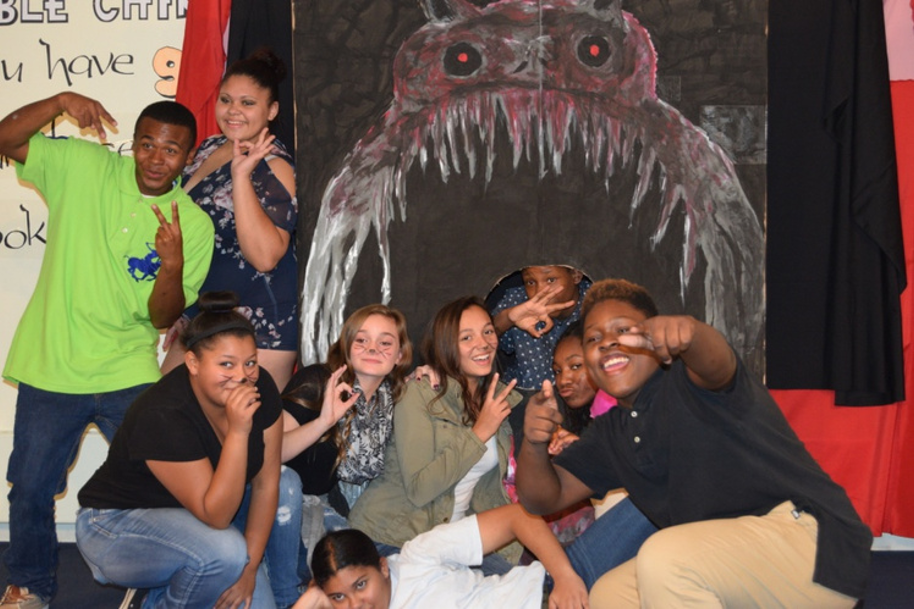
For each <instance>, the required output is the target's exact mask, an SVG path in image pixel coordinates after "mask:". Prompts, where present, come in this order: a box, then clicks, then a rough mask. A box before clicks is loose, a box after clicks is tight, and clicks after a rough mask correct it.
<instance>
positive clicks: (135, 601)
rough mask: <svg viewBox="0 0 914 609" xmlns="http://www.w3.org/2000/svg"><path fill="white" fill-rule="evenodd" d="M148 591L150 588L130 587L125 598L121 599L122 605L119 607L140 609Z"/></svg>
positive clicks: (122, 608)
mask: <svg viewBox="0 0 914 609" xmlns="http://www.w3.org/2000/svg"><path fill="white" fill-rule="evenodd" d="M148 592H149V590H146V589H145V588H128V589H127V594H125V595H124V600H122V601H121V606H120V607H118V609H140V607H142V606H143V599H145V598H146V594H147V593H148Z"/></svg>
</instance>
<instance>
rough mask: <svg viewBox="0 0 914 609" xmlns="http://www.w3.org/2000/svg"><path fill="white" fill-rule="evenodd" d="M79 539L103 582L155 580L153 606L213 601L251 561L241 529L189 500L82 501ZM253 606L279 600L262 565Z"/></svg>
mask: <svg viewBox="0 0 914 609" xmlns="http://www.w3.org/2000/svg"><path fill="white" fill-rule="evenodd" d="M233 524H234V523H233ZM76 545H77V547H78V548H79V551H80V553H81V554H82V556H83V558H84V559H85V561H86V563H87V564H88V565H89V569H90V570H91V571H92V576H93V577H95V579H96V580H97V581H98V582H99V583H102V584H116V585H118V586H124V587H128V588H148V589H149V594H148V596H147V597H146V598H145V599H144V602H143V607H147V608H150V607H156V608H165V607H175V608H176V607H188V608H196V607H199V608H200V609H203V608H206V609H211V608H212V607H213V605H215V603H216V601H217V600H218V599H219V597H220V596H221V595H222V593H223V592H225V590H226V589H227V588H229V586H231V585H232V584H234V583H235V582H236V581H238V578H239V577H240V576H241V571H242V569H244V567H245V565H246V564H247V562H248V553H247V543H246V542H245V539H244V535H242V534H241V531H240V530H238V529H237V528H235V527H234V526H230V527H228V528H226V529H214V528H211V527H209V526H207V525H205V524H204V523H203V522H201V521H200V520H198V519H197V517H196V516H194V515H193V514H191V513H190V512H188V511H187V510H185V509H184V508H153V509H134V510H98V509H94V508H82V509H81V510H79V513H78V515H77V517H76ZM262 596H267V597H268V599H262V598H260V597H262ZM254 607H257V608H258V609H259V608H261V607H269V608H272V607H274V604H273V594H272V592H271V591H270V585H269V582H267V581H266V574H265V572H264V568H263V566H262V565H261V568H260V569H259V570H258V572H257V583H256V586H255V588H254Z"/></svg>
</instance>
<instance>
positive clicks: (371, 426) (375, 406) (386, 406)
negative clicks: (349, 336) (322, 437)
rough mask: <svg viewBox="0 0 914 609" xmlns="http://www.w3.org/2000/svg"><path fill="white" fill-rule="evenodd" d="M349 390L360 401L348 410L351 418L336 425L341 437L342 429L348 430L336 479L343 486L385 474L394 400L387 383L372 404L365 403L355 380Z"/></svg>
mask: <svg viewBox="0 0 914 609" xmlns="http://www.w3.org/2000/svg"><path fill="white" fill-rule="evenodd" d="M352 386H353V389H355V390H357V391H358V392H359V399H358V400H356V403H355V405H354V406H353V407H352V410H350V412H351V413H353V414H352V416H350V417H343V418H342V419H340V422H339V423H338V425H341V426H342V428H341V429H340V431H341V432H342V433H343V434H345V427H347V426H348V427H349V437H348V448H347V449H346V454H345V455H344V456H343V459H342V461H341V462H340V465H339V468H337V475H338V476H339V479H340V480H342V481H344V482H349V483H351V484H362V483H364V482H367V481H369V480H373V479H374V478H377V477H378V476H380V475H381V472H383V471H384V450H385V449H386V447H387V440H388V438H390V432H391V429H392V428H393V413H394V399H393V394H392V393H391V390H390V384H389V383H388V382H387V381H386V380H385V381H384V382H382V383H381V385H380V386H379V387H378V390H377V391H376V392H375V394H374V396H372V398H371V403H368V401H367V400H366V399H365V395H364V394H363V393H362V388H361V387H360V386H359V381H358V379H356V380H355V382H354V383H353V385H352Z"/></svg>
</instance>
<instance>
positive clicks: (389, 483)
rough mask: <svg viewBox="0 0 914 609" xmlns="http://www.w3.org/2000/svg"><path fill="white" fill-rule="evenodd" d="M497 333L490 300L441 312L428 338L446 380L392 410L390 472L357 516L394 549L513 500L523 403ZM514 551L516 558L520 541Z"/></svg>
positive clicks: (429, 357) (353, 517)
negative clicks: (506, 377) (504, 374)
mask: <svg viewBox="0 0 914 609" xmlns="http://www.w3.org/2000/svg"><path fill="white" fill-rule="evenodd" d="M497 348H498V337H497V335H496V333H495V328H494V326H493V325H492V318H491V317H490V316H489V314H488V312H487V311H486V309H485V306H484V305H483V303H482V301H481V300H480V299H478V298H476V297H464V298H461V299H459V300H456V301H454V302H452V303H450V304H448V305H445V306H444V307H443V308H442V309H441V310H440V311H439V312H438V313H437V314H436V316H435V318H434V320H433V322H432V325H431V327H430V331H429V332H428V334H427V336H426V338H425V342H424V344H423V355H424V357H425V361H426V363H427V364H428V365H429V366H430V367H431V368H432V370H433V371H434V372H435V373H436V374H437V377H438V378H439V379H441V384H440V387H438V386H436V385H434V386H433V385H432V384H431V382H430V381H428V380H422V381H417V382H412V383H410V385H409V386H408V387H407V389H406V392H405V394H404V395H403V398H402V399H401V400H400V401H399V402H398V403H397V406H396V408H395V409H394V433H393V440H392V441H391V442H390V444H388V447H387V454H386V456H385V460H384V461H385V469H384V473H383V474H382V475H381V476H380V477H378V478H376V479H375V480H374V481H372V482H371V484H369V486H368V489H367V490H366V491H365V492H364V493H363V494H362V496H361V497H360V498H359V500H358V501H357V502H356V504H355V506H354V508H353V510H352V512H351V513H350V523H351V524H352V526H353V527H354V528H357V529H361V530H362V531H364V532H366V533H368V535H370V536H371V537H372V538H374V539H375V540H376V541H380V542H382V543H384V544H387V545H389V546H394V547H396V548H399V547H402V546H403V544H404V543H406V542H407V541H409V540H410V539H412V538H413V537H415V536H417V535H419V534H420V533H424V532H426V531H429V530H431V529H432V528H433V527H435V526H436V525H439V524H442V523H445V522H453V521H454V520H459V519H460V518H462V517H464V516H465V515H468V514H471V513H479V512H482V511H485V510H489V509H492V508H495V507H498V506H501V505H506V504H508V503H509V499H508V495H507V493H506V492H505V488H504V485H503V483H502V481H503V480H504V477H505V475H506V473H507V468H508V457H509V455H510V452H511V429H510V425H509V424H508V420H507V417H508V414H509V413H510V412H511V408H513V407H514V406H515V405H517V403H518V402H520V400H521V396H520V394H518V393H517V392H515V391H513V389H514V381H512V382H511V383H509V384H508V385H503V384H500V383H498V374H497V373H494V364H495V352H496V349H497ZM504 554H506V558H508V560H509V561H511V562H512V563H516V561H517V558H518V557H519V555H520V546H517V545H516V544H515V545H514V546H510V547H509V549H508V551H507V552H505V553H504Z"/></svg>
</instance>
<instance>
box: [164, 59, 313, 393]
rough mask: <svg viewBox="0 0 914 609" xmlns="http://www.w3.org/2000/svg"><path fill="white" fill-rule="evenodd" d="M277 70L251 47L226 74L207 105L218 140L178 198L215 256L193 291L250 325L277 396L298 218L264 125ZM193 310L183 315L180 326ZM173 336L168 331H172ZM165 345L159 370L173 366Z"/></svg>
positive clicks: (287, 341)
mask: <svg viewBox="0 0 914 609" xmlns="http://www.w3.org/2000/svg"><path fill="white" fill-rule="evenodd" d="M285 71H286V70H285V66H284V65H283V64H282V61H281V60H280V59H279V58H278V57H276V55H274V54H273V52H272V51H269V50H267V49H261V50H258V51H256V52H255V53H254V54H252V55H251V56H249V57H247V58H245V59H241V60H239V61H236V62H235V63H233V64H232V65H231V66H229V69H228V70H227V71H226V74H225V78H224V79H223V81H222V85H221V88H220V91H219V96H218V98H217V101H216V122H217V123H218V125H219V128H220V129H221V130H222V134H220V135H217V136H213V137H210V138H208V139H206V140H204V141H203V143H202V144H201V145H200V149H199V150H198V152H197V155H196V157H195V158H194V161H193V163H192V164H191V165H189V166H188V168H187V169H186V170H185V172H184V179H185V183H184V190H186V191H187V192H188V194H190V196H191V198H193V199H194V201H196V203H197V204H198V205H200V207H202V208H203V209H204V210H205V211H206V212H207V213H208V214H209V215H210V217H211V218H212V220H213V225H214V226H215V228H216V237H215V250H214V251H213V260H212V265H211V266H210V271H209V275H208V276H207V278H206V281H205V282H204V284H203V287H202V288H201V291H210V290H231V291H233V292H235V293H236V294H238V296H239V299H240V303H241V304H240V306H239V312H241V313H242V314H243V315H244V316H245V317H247V318H248V319H249V320H250V321H251V323H252V324H253V326H254V329H255V331H256V339H257V357H258V361H259V362H260V365H261V366H263V367H264V368H266V369H267V370H269V371H270V374H271V375H272V376H273V379H274V380H275V381H276V384H277V386H278V387H279V388H282V387H284V386H285V385H286V383H287V382H288V380H289V377H290V376H291V375H292V367H293V365H294V363H295V352H296V349H297V345H298V334H297V323H296V317H297V315H296V308H297V302H298V294H297V292H298V270H297V263H296V260H295V250H294V239H293V234H294V232H295V226H296V223H297V220H298V205H297V203H296V200H295V195H294V193H295V174H294V170H293V165H292V163H293V159H292V156H291V155H290V154H289V152H288V151H287V150H286V148H285V146H283V145H282V144H281V143H280V142H279V141H277V140H276V139H275V136H273V135H271V134H270V130H269V124H270V122H271V121H273V120H274V119H275V118H276V116H277V114H278V113H279V102H278V101H277V97H278V87H279V83H280V81H281V80H282V79H283V78H284V76H285ZM195 314H196V309H195V308H194V307H191V308H190V309H188V310H187V311H186V312H185V318H184V321H179V322H178V324H176V326H178V327H176V328H175V329H180V327H183V324H184V323H186V319H189V318H191V317H193V315H195ZM173 334H174V333H173ZM182 359H183V350H182V349H181V347H180V345H179V344H177V341H175V342H174V343H173V344H172V345H171V348H170V349H169V352H168V355H167V356H166V358H165V362H164V363H163V365H162V371H163V372H168V371H169V370H171V369H172V368H174V367H175V366H177V365H178V364H180V363H181V361H182Z"/></svg>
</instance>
